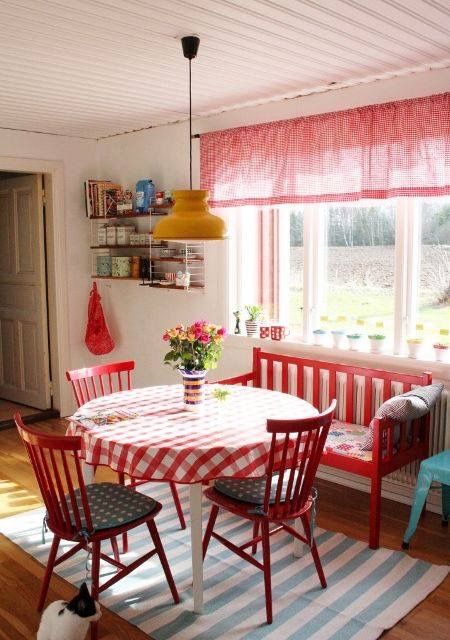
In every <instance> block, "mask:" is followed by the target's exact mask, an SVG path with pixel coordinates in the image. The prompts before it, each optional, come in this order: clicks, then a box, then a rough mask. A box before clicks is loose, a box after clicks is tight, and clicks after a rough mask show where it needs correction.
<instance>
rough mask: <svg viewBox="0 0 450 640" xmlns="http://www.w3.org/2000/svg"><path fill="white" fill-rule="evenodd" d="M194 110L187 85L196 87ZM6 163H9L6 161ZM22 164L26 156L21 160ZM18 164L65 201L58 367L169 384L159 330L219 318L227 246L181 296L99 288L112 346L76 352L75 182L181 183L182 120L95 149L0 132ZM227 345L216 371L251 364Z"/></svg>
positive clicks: (84, 281) (245, 120)
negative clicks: (52, 183) (200, 288)
mask: <svg viewBox="0 0 450 640" xmlns="http://www.w3.org/2000/svg"><path fill="white" fill-rule="evenodd" d="M449 86H450V71H449V70H435V71H429V72H426V73H421V74H415V75H412V76H409V77H402V78H396V79H392V80H387V81H379V82H374V83H371V84H366V85H360V86H358V87H351V88H347V89H341V90H337V91H329V92H327V93H322V94H317V95H312V96H307V97H302V98H299V99H295V100H286V101H283V102H278V103H269V104H266V105H262V106H260V107H252V108H248V109H241V110H236V111H230V112H227V113H223V114H217V115H214V116H211V117H209V118H201V119H197V120H196V121H195V123H194V131H196V132H206V131H211V130H216V129H224V128H227V127H232V126H239V125H243V124H250V123H255V122H262V121H270V120H278V119H283V118H290V117H295V116H298V115H308V114H313V113H322V112H327V111H333V110H338V109H347V108H352V107H355V106H361V105H365V104H372V103H378V102H385V101H388V100H395V99H401V98H407V97H417V96H421V95H430V94H433V93H439V92H443V91H446V90H448V87H449ZM194 108H195V86H194ZM8 158H9V160H8ZM20 159H25V160H24V161H22V160H20ZM26 160H30V161H31V160H34V161H42V165H45V163H46V162H55V161H58V162H60V163H62V166H63V171H64V180H63V187H64V199H63V200H62V201H61V206H60V207H59V208H58V210H57V211H56V215H63V216H65V223H66V233H65V234H64V235H63V237H61V238H60V240H59V242H61V243H64V245H65V254H66V266H67V283H66V284H67V303H66V306H67V308H66V316H67V318H68V321H69V328H68V333H69V353H68V355H67V357H66V358H65V361H64V362H62V363H61V368H62V369H65V368H69V367H79V366H84V365H86V364H88V363H92V362H101V361H107V360H111V359H112V358H114V359H121V358H134V359H135V360H136V363H137V372H136V374H137V375H136V378H135V382H136V384H137V385H146V384H147V385H148V384H157V383H158V382H167V381H170V380H175V379H176V376H175V374H174V373H173V372H171V371H170V370H169V369H168V368H164V367H162V366H161V360H162V355H163V353H164V344H163V343H162V340H161V334H162V332H163V330H164V328H165V327H167V326H171V325H173V324H174V323H177V322H179V321H190V320H194V319H196V318H201V317H204V318H208V319H210V320H211V321H216V322H223V321H225V319H226V307H227V305H226V299H225V298H226V288H225V277H226V258H225V256H226V245H225V243H217V244H212V245H210V246H208V251H207V262H206V270H207V280H206V289H205V291H204V292H192V293H185V292H183V291H166V290H157V289H148V288H143V287H139V286H138V285H137V284H136V283H134V282H132V281H124V282H117V281H114V282H111V283H106V282H100V285H99V288H100V292H101V295H102V296H103V303H104V310H105V313H106V316H107V320H108V321H109V324H110V327H111V331H112V333H113V335H114V338H115V340H116V344H117V348H116V350H115V351H114V352H113V353H112V354H110V355H108V356H105V357H103V358H98V357H95V356H93V355H92V354H90V353H89V352H88V350H87V349H86V347H85V346H84V330H85V325H86V311H87V300H88V293H89V289H90V286H91V283H92V280H91V278H90V255H89V249H88V246H89V224H88V222H87V221H86V218H85V211H84V193H83V181H84V180H85V179H87V178H92V177H104V178H110V179H113V180H117V181H119V182H121V183H122V184H128V185H129V186H132V185H134V183H135V182H136V180H138V179H139V178H142V177H152V178H153V179H154V181H155V183H156V185H157V186H158V187H160V188H162V189H164V188H172V189H173V188H186V187H187V186H188V133H187V124H186V123H181V124H174V125H169V126H164V127H158V128H154V129H150V130H146V131H141V132H135V133H130V134H125V135H122V136H116V137H114V138H109V139H105V140H101V141H99V142H98V143H97V142H95V141H89V140H78V139H74V138H70V137H60V136H51V135H43V134H33V133H24V132H14V131H6V130H1V129H0V169H2V170H5V169H19V168H26V167H25V166H22V167H21V166H20V165H21V163H22V165H23V164H24V163H25V164H26ZM198 173H199V167H198V141H194V177H195V180H194V186H195V185H196V184H198ZM243 347H244V345H243V344H242V343H238V342H237V341H236V340H233V339H232V340H230V343H229V345H228V346H227V348H226V350H225V353H224V357H223V361H222V363H221V369H219V371H218V374H220V373H221V371H223V372H225V371H226V372H233V373H235V372H240V371H243V370H246V369H247V368H248V364H249V363H250V352H249V349H250V346H249V345H245V348H243ZM61 388H62V404H61V409H62V413H63V415H64V414H67V413H69V412H70V411H71V409H72V406H73V403H72V400H71V393H70V389H69V387H68V385H66V384H65V383H64V381H63V382H62V387H61Z"/></svg>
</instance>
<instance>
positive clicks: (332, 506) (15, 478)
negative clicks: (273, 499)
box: [0, 420, 450, 640]
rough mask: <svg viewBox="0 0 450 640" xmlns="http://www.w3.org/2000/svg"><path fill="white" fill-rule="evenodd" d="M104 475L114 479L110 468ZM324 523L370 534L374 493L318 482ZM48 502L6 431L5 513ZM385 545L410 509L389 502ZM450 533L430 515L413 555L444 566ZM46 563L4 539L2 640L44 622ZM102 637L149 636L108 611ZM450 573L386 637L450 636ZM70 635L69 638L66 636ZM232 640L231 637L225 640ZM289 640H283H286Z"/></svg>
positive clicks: (0, 503) (1, 440)
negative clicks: (40, 604) (40, 607)
mask: <svg viewBox="0 0 450 640" xmlns="http://www.w3.org/2000/svg"><path fill="white" fill-rule="evenodd" d="M35 426H36V427H38V428H39V429H42V430H43V431H49V432H53V433H61V432H64V429H65V422H64V420H48V421H45V422H39V423H36V424H35ZM99 477H100V479H103V480H106V479H113V478H115V477H116V476H115V474H113V473H112V472H111V471H109V470H108V469H100V470H99ZM317 486H318V488H319V510H318V525H319V526H321V527H323V528H325V529H329V530H331V531H341V532H342V533H344V534H346V535H348V536H350V537H352V538H357V539H361V540H367V536H368V495H367V494H365V493H363V492H360V491H356V490H354V489H349V488H348V487H343V486H339V485H335V484H332V483H330V482H326V481H320V480H318V481H317ZM40 504H41V500H40V497H39V493H38V489H37V485H36V482H35V479H34V476H33V473H32V471H31V469H30V466H29V463H28V460H27V458H26V454H25V451H24V449H23V447H22V445H21V443H20V442H19V439H18V436H17V433H16V431H15V430H14V429H10V430H7V431H2V432H1V433H0V517H5V516H8V515H12V514H14V513H20V512H22V511H27V510H29V509H32V508H35V507H37V506H39V505H40ZM382 512H383V519H382V535H381V544H382V545H383V546H386V547H389V548H391V549H399V548H400V545H401V540H402V536H403V533H404V530H405V528H406V525H407V521H408V517H409V507H407V506H406V505H402V504H399V503H397V502H393V501H390V500H383V509H382ZM449 541H450V532H449V530H448V528H445V527H442V526H441V523H440V518H439V516H437V515H436V514H432V513H427V515H426V517H425V518H424V519H423V520H422V522H421V523H420V526H419V528H418V531H417V533H416V535H415V537H414V538H413V541H412V545H411V550H410V551H409V553H410V555H411V556H413V557H416V558H421V559H423V560H427V561H429V562H435V563H437V564H443V563H445V564H450V542H449ZM42 575H43V567H42V565H41V564H39V563H38V562H37V561H36V560H34V559H33V558H32V557H31V556H29V555H28V554H26V553H25V552H24V551H22V549H20V548H19V547H18V546H16V545H15V544H14V543H12V542H11V541H10V540H8V539H7V538H5V537H4V536H0V640H25V639H26V640H29V639H30V638H34V637H35V634H36V630H37V627H38V625H39V618H40V616H39V614H38V613H37V612H36V610H35V605H36V601H37V598H38V593H39V589H40V584H41V579H42ZM74 592H75V590H74V588H73V587H72V586H71V585H70V584H69V583H67V582H66V581H65V580H63V579H62V578H59V577H57V576H55V577H54V578H53V579H52V582H51V587H50V591H49V601H51V600H56V599H59V598H63V599H68V598H70V597H71V596H72V594H73V593H74ZM99 638H100V639H101V640H145V639H147V640H148V636H147V635H146V634H144V633H143V632H141V631H140V630H139V629H137V628H136V627H134V626H132V625H130V624H129V623H127V622H125V620H123V619H121V618H120V617H119V616H117V615H115V614H114V613H112V612H110V611H108V610H107V609H103V617H102V619H101V623H100V633H99ZM449 638H450V578H449V577H447V579H446V580H445V581H444V582H443V583H442V584H441V585H440V587H438V588H437V589H436V590H435V591H434V592H433V593H432V594H430V595H429V596H428V598H426V599H425V600H424V601H423V602H422V603H420V604H419V605H418V606H417V607H416V608H415V609H414V610H413V611H411V613H409V614H408V615H407V616H406V617H405V618H403V620H401V621H400V622H399V623H398V624H397V625H396V626H395V627H393V628H392V629H390V630H389V631H387V632H386V633H385V634H383V639H385V640H449ZM61 640H63V639H61ZM224 640H225V639H224ZM280 640H282V639H280Z"/></svg>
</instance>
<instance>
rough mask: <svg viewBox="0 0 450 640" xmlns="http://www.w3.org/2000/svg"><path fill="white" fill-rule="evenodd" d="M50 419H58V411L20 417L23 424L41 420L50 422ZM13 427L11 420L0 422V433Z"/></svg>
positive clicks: (49, 410) (53, 410) (48, 410)
mask: <svg viewBox="0 0 450 640" xmlns="http://www.w3.org/2000/svg"><path fill="white" fill-rule="evenodd" d="M51 418H59V411H57V410H56V409H45V410H44V411H38V412H37V413H32V414H31V415H29V416H22V420H23V422H24V423H25V424H31V423H33V422H41V421H42V420H50V419H51ZM14 426H15V424H14V420H13V419H12V418H10V419H8V420H2V421H0V431H4V430H5V429H11V428H12V427H14Z"/></svg>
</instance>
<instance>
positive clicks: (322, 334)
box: [313, 329, 327, 347]
mask: <svg viewBox="0 0 450 640" xmlns="http://www.w3.org/2000/svg"><path fill="white" fill-rule="evenodd" d="M313 336H314V344H316V345H317V346H318V347H324V346H325V343H326V340H327V331H325V329H314V331H313Z"/></svg>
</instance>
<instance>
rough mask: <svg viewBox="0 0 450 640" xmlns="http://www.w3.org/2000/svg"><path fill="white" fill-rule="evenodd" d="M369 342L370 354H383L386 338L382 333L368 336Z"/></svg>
mask: <svg viewBox="0 0 450 640" xmlns="http://www.w3.org/2000/svg"><path fill="white" fill-rule="evenodd" d="M368 338H369V342H370V352H371V353H383V351H384V345H385V342H386V336H385V335H383V334H382V333H372V334H371V335H370V336H368Z"/></svg>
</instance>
